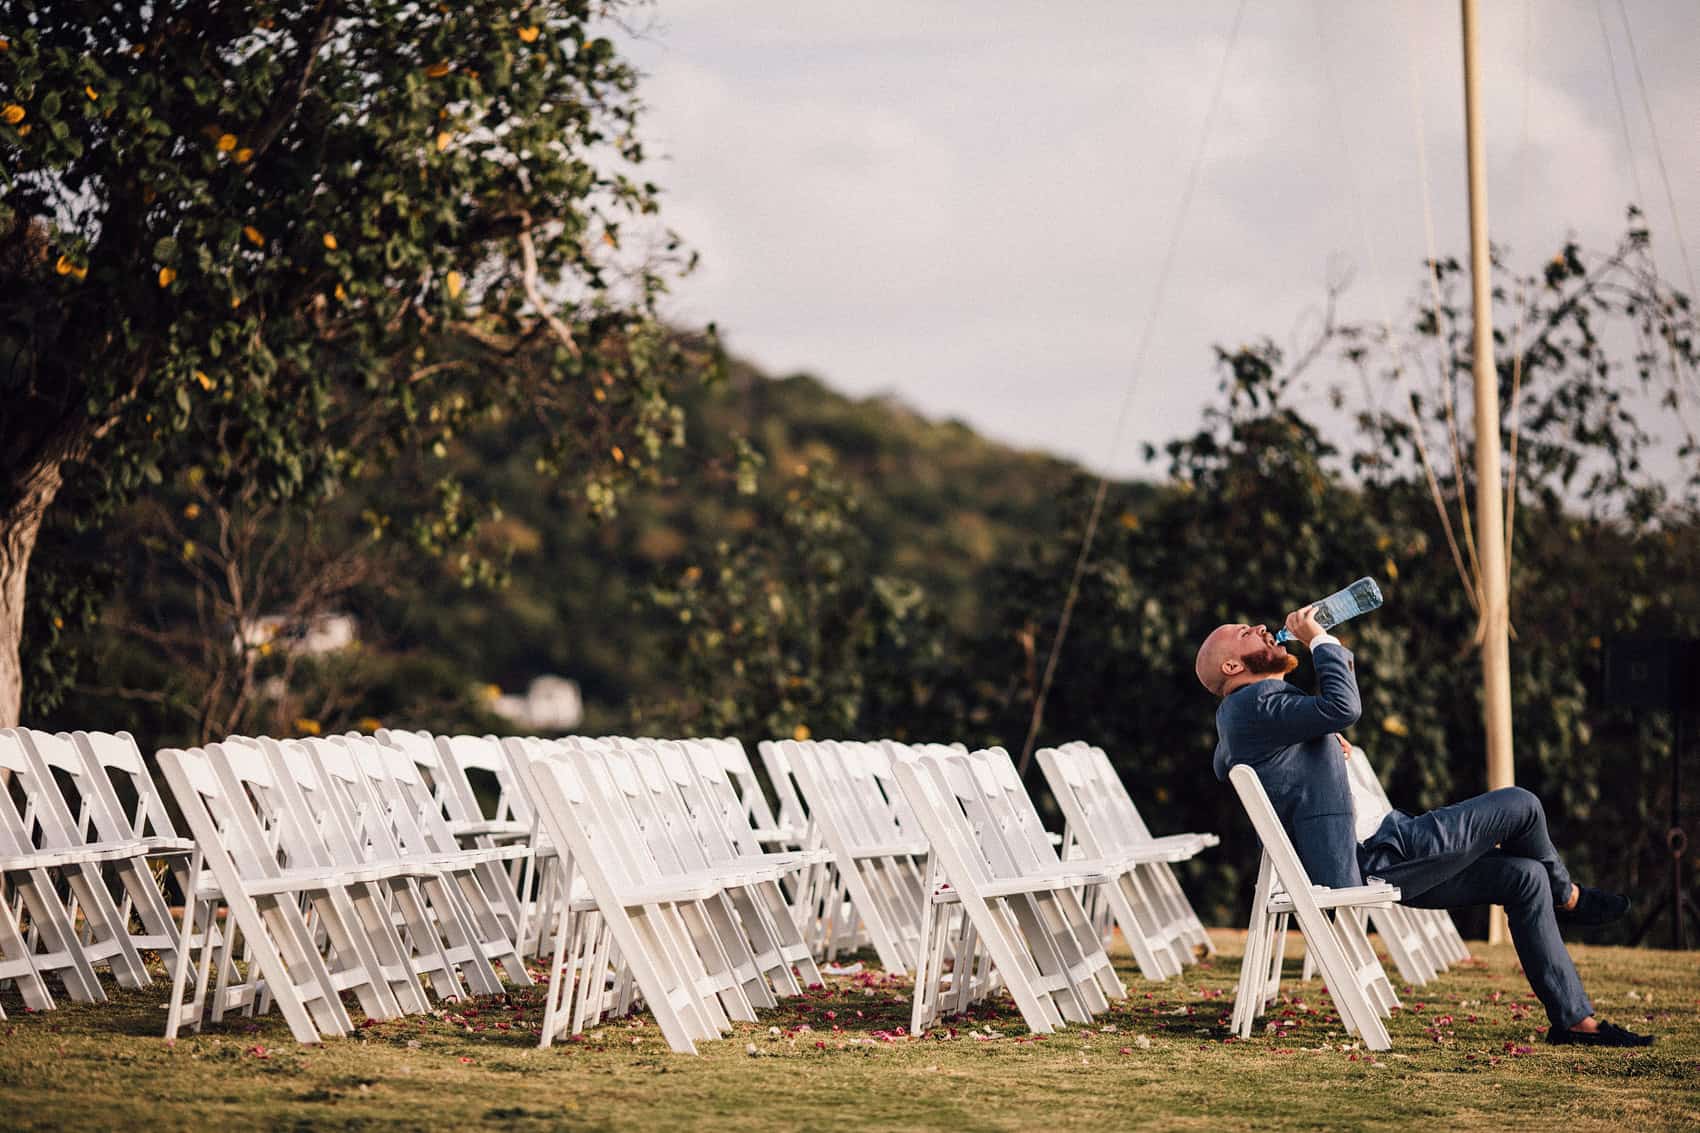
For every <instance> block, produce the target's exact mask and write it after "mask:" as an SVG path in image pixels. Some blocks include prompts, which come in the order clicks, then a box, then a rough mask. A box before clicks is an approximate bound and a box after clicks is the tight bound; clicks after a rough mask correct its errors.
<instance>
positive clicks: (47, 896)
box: [0, 728, 195, 1018]
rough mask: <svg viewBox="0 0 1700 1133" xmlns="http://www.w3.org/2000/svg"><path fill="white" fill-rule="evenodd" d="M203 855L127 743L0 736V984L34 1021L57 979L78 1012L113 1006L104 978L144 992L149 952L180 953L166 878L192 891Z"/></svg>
mask: <svg viewBox="0 0 1700 1133" xmlns="http://www.w3.org/2000/svg"><path fill="white" fill-rule="evenodd" d="M125 796H127V799H126V797H125ZM126 802H128V806H126ZM194 850H195V844H194V842H193V841H192V840H190V839H187V838H182V837H179V836H178V834H177V832H176V830H175V829H174V828H173V827H172V823H171V818H170V815H169V814H168V812H167V809H166V807H165V805H164V800H163V799H162V798H161V797H160V796H159V793H158V792H157V791H156V790H155V789H154V785H153V780H152V778H151V777H150V776H149V775H148V772H147V766H146V764H145V763H144V761H143V759H142V755H141V752H140V751H139V750H137V748H136V745H135V742H134V740H132V739H131V737H130V736H129V735H128V734H127V733H123V732H120V733H117V734H115V735H114V734H103V733H93V734H90V733H85V732H77V733H75V734H60V735H54V734H51V733H47V732H39V731H32V730H30V729H25V728H10V729H0V881H3V886H0V889H3V890H4V906H5V908H4V910H0V980H10V981H11V982H12V983H13V984H14V986H16V987H17V989H18V991H19V994H20V996H21V998H22V999H23V1002H24V1004H25V1006H27V1007H29V1008H30V1009H31V1010H35V1011H46V1010H51V1009H52V1008H53V1007H54V1006H55V1001H54V997H53V994H52V990H51V988H50V987H49V985H48V982H47V981H48V977H52V978H54V979H56V980H57V981H58V982H59V983H60V984H61V985H62V986H63V989H64V994H65V995H67V996H68V997H69V998H71V999H72V1000H73V1001H76V1002H80V1003H99V1002H103V1001H105V1000H106V998H107V996H106V993H105V992H104V990H102V988H101V983H100V979H99V975H98V970H100V969H104V970H106V971H107V972H109V973H110V974H111V976H112V977H113V979H114V980H115V981H116V982H117V983H118V985H119V986H121V987H127V988H136V987H145V986H147V985H148V984H149V983H151V982H152V980H151V978H150V976H149V973H148V970H147V966H146V964H145V962H144V959H143V956H142V953H143V952H144V951H150V950H151V951H157V952H158V953H159V954H160V955H162V956H164V957H166V958H167V959H171V958H174V957H175V956H176V955H177V954H178V953H179V952H180V949H181V939H180V935H179V931H178V926H177V924H176V922H175V921H174V920H173V918H172V915H171V911H170V909H169V908H168V907H167V905H166V902H165V898H164V896H163V894H162V892H161V890H160V887H159V884H158V880H157V878H158V876H159V875H161V874H164V873H170V874H171V875H173V876H175V877H176V878H177V883H178V885H179V886H180V887H183V888H184V889H185V891H192V890H193V887H194V876H195V875H194V872H193V870H192V869H191V866H190V862H191V859H192V856H193V854H194ZM26 923H27V925H28V927H27V929H25V928H23V927H22V926H24V925H25V924H26ZM4 1014H5V1013H4V1011H0V1018H4Z"/></svg>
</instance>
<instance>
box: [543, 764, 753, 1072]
mask: <svg viewBox="0 0 1700 1133" xmlns="http://www.w3.org/2000/svg"><path fill="white" fill-rule="evenodd" d="M514 754H515V755H516V757H517V761H519V762H518V770H519V771H520V774H521V775H522V776H523V777H524V778H525V779H526V781H527V782H528V783H529V784H530V796H531V798H532V800H533V802H534V803H535V804H536V805H537V808H538V814H539V815H540V816H541V818H542V821H543V826H544V829H545V830H546V831H547V832H548V835H549V837H550V839H551V840H552V841H554V842H555V844H556V845H558V846H562V847H565V848H566V852H567V853H568V854H569V855H570V858H571V861H572V865H573V869H574V871H575V873H577V874H578V875H580V876H582V877H583V878H584V881H585V884H586V887H587V888H588V889H589V890H590V893H591V896H592V898H593V899H594V901H595V904H596V910H597V914H598V916H599V917H600V919H601V922H602V924H603V925H605V926H606V932H607V936H608V940H609V942H610V946H611V947H612V948H613V949H615V950H617V951H618V954H619V956H620V958H621V960H622V962H623V963H624V964H625V965H626V966H627V967H628V968H629V969H630V971H631V973H632V978H633V980H634V981H635V982H636V984H637V986H638V989H639V991H640V993H641V994H642V996H643V999H644V1002H645V1004H646V1005H647V1006H648V1007H649V1010H650V1012H651V1013H652V1014H653V1015H654V1016H655V1020H656V1022H657V1023H658V1024H659V1025H660V1027H661V1031H662V1034H663V1035H664V1036H665V1038H666V1040H667V1043H668V1045H669V1046H670V1047H671V1048H672V1049H674V1050H676V1051H681V1052H685V1053H693V1054H694V1053H695V1052H696V1042H697V1041H699V1040H703V1039H711V1038H717V1037H718V1036H719V1035H720V1034H721V1033H722V1031H723V1030H724V1029H726V1028H727V1027H728V1026H729V1025H730V1024H729V1021H728V1018H727V1016H726V1013H725V1011H724V1010H723V1008H722V1007H721V1004H720V1000H719V995H718V994H717V993H716V992H715V991H714V990H713V989H712V986H717V985H718V984H720V983H722V982H723V981H720V980H713V979H712V976H713V972H712V971H711V968H713V969H719V970H721V971H724V970H725V968H726V967H727V962H726V960H725V957H724V956H723V955H718V956H717V955H714V954H713V950H712V948H711V949H710V955H709V956H708V957H707V960H706V962H705V958H704V956H703V954H702V953H701V952H699V951H698V947H699V940H700V938H698V937H697V936H695V935H694V934H693V932H692V930H691V929H690V928H689V927H688V926H687V925H686V924H685V918H684V916H683V914H682V912H681V910H682V909H683V908H684V907H686V906H690V905H695V904H700V903H702V902H704V901H708V900H710V899H712V898H713V897H715V896H716V895H717V894H718V893H719V892H720V890H719V887H718V886H717V885H715V884H714V883H713V882H711V881H709V880H707V879H705V878H698V877H673V878H665V877H662V876H661V875H660V871H659V869H658V868H657V867H656V866H655V864H654V862H653V860H651V859H649V858H648V855H647V854H646V853H645V852H644V849H643V846H642V844H641V841H640V840H638V839H635V838H634V837H633V826H634V820H633V819H632V818H631V816H630V814H629V812H627V811H625V809H624V807H623V805H621V806H618V807H617V806H616V805H615V800H614V798H613V797H612V796H611V793H610V791H609V789H608V788H609V786H610V784H609V783H608V780H610V779H611V774H610V773H608V772H606V769H602V770H601V771H600V772H599V771H598V767H599V764H600V763H601V759H600V753H598V752H594V751H581V750H576V749H575V750H565V749H559V750H556V751H553V752H547V751H542V750H538V749H535V748H534V749H531V750H525V749H520V750H518V751H516V752H515V753H514ZM597 780H602V782H600V783H599V782H597ZM570 914H571V906H570V904H568V905H564V906H563V908H562V910H561V917H560V921H559V923H558V926H557V933H556V944H555V950H554V959H553V961H552V964H551V971H552V977H551V987H550V989H549V991H550V1002H549V1008H548V1015H549V1017H548V1018H546V1020H545V1025H544V1038H543V1043H544V1045H547V1044H548V1042H549V1041H550V1039H552V1038H553V1037H554V1035H556V1034H557V1033H559V1031H560V1030H561V1029H563V1027H562V1024H561V1020H560V1019H559V1015H560V1014H561V1006H560V1005H561V1000H562V999H563V998H564V994H565V990H566V989H565V988H564V987H559V988H558V987H557V986H556V985H557V982H558V981H565V980H566V979H568V978H569V976H568V974H567V973H566V972H565V970H564V969H565V962H564V961H565V956H566V953H567V950H568V948H569V945H570V931H571V920H572V917H571V916H570ZM699 920H700V917H699ZM710 943H712V942H710ZM586 981H594V983H595V985H596V987H595V988H594V994H595V995H597V996H600V995H601V985H602V982H603V973H602V970H601V967H600V965H597V966H592V967H587V968H585V969H583V970H582V972H581V976H580V981H579V982H580V984H581V997H580V998H581V999H583V998H585V995H586V994H587V993H588V991H589V990H590V989H583V988H582V985H583V984H585V983H586ZM705 985H711V986H705Z"/></svg>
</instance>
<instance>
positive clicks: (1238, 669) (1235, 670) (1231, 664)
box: [1222, 657, 1245, 677]
mask: <svg viewBox="0 0 1700 1133" xmlns="http://www.w3.org/2000/svg"><path fill="white" fill-rule="evenodd" d="M1243 672H1245V662H1244V661H1241V660H1240V659H1239V658H1238V657H1230V658H1228V659H1227V660H1226V661H1223V662H1222V675H1223V676H1225V677H1233V676H1238V675H1239V674H1240V673H1243Z"/></svg>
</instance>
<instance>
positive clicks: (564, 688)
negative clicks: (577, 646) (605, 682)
mask: <svg viewBox="0 0 1700 1133" xmlns="http://www.w3.org/2000/svg"><path fill="white" fill-rule="evenodd" d="M491 708H492V709H494V710H495V713H496V715H498V716H501V717H504V718H505V719H508V720H512V721H513V722H514V723H515V724H518V725H519V726H521V727H522V728H527V729H530V730H532V731H535V732H570V731H572V730H573V729H574V728H576V727H578V726H579V724H580V723H581V722H582V721H583V720H584V700H583V698H581V697H580V696H579V691H578V682H577V681H570V680H568V679H567V678H565V677H554V676H545V677H538V678H537V679H535V680H533V681H532V682H531V685H530V687H528V688H527V689H526V690H525V693H524V694H523V695H515V694H509V693H504V694H503V695H501V696H498V697H497V698H496V699H495V701H494V702H492V704H491Z"/></svg>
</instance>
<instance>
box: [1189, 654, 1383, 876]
mask: <svg viewBox="0 0 1700 1133" xmlns="http://www.w3.org/2000/svg"><path fill="white" fill-rule="evenodd" d="M1311 661H1312V663H1313V664H1314V665H1315V666H1316V683H1317V692H1316V695H1315V696H1307V695H1306V694H1305V693H1304V692H1302V691H1301V690H1300V689H1299V688H1298V687H1296V686H1294V685H1291V684H1288V683H1287V682H1286V681H1282V680H1276V681H1268V680H1265V681H1254V682H1252V683H1251V684H1248V685H1242V686H1241V687H1239V688H1237V689H1235V690H1234V691H1233V692H1231V693H1229V694H1228V695H1227V696H1226V697H1224V698H1223V700H1222V704H1221V707H1219V708H1218V709H1217V710H1216V735H1217V740H1216V757H1215V768H1216V778H1218V779H1221V780H1224V781H1225V780H1226V779H1227V778H1228V770H1229V769H1230V768H1232V767H1234V766H1235V765H1236V764H1241V763H1244V764H1246V765H1247V766H1249V767H1251V768H1252V770H1254V771H1256V772H1257V777H1258V778H1259V779H1261V780H1262V781H1263V789H1264V790H1265V791H1267V792H1268V794H1269V801H1270V803H1272V804H1273V805H1274V807H1275V813H1276V814H1277V815H1279V816H1280V819H1281V825H1283V826H1285V827H1286V828H1287V834H1288V835H1289V836H1290V837H1291V838H1292V840H1293V848H1294V849H1295V850H1297V851H1298V854H1299V860H1300V861H1301V862H1303V863H1304V867H1305V871H1306V872H1307V873H1309V874H1310V879H1311V882H1312V883H1314V884H1317V885H1327V886H1329V887H1331V888H1344V887H1347V886H1353V885H1362V884H1363V879H1362V877H1361V875H1360V874H1359V872H1358V840H1357V835H1356V833H1355V832H1354V831H1353V827H1352V789H1351V784H1350V781H1349V780H1348V779H1347V771H1346V763H1345V758H1344V755H1343V753H1342V752H1341V749H1340V741H1339V740H1338V739H1336V738H1335V733H1336V732H1339V731H1341V730H1342V729H1344V728H1349V727H1351V726H1352V725H1353V724H1354V723H1356V722H1357V719H1358V714H1359V713H1360V712H1361V711H1362V709H1363V706H1362V704H1361V702H1360V701H1359V700H1358V681H1357V677H1356V676H1355V675H1354V674H1353V672H1352V654H1351V651H1350V650H1348V649H1347V648H1346V647H1345V646H1344V645H1341V644H1340V643H1339V642H1323V643H1322V644H1320V645H1318V646H1317V647H1316V649H1315V650H1314V651H1313V652H1312V654H1311Z"/></svg>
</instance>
